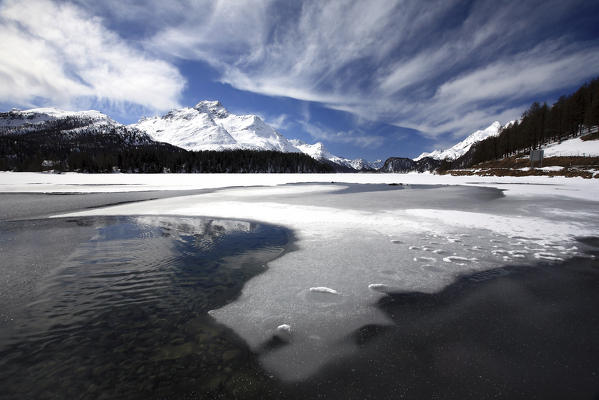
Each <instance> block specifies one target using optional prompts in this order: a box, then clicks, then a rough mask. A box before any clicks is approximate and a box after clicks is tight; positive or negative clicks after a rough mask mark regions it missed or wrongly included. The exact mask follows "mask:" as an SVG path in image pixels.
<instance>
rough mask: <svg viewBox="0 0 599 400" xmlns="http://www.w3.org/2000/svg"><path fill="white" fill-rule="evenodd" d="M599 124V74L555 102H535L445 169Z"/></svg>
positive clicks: (566, 136)
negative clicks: (498, 132)
mask: <svg viewBox="0 0 599 400" xmlns="http://www.w3.org/2000/svg"><path fill="white" fill-rule="evenodd" d="M597 125H599V78H595V79H593V80H592V81H591V82H589V83H586V84H584V85H583V86H581V87H580V88H579V89H578V90H577V91H576V92H574V93H573V94H571V95H569V96H562V97H560V98H559V99H558V101H557V102H555V104H553V105H552V106H548V105H547V104H546V103H544V104H539V103H538V102H535V103H533V104H532V105H531V106H530V107H529V108H528V110H526V111H525V112H524V113H523V114H522V119H521V120H520V121H516V122H515V123H514V124H512V125H510V126H507V127H505V128H503V129H502V131H501V133H500V134H499V135H498V136H494V137H489V138H487V139H485V140H483V141H481V142H479V143H477V144H476V145H474V146H472V148H471V149H470V151H469V152H468V153H466V154H465V155H463V156H462V157H460V158H459V159H457V160H455V161H453V162H445V163H443V165H442V166H441V168H442V169H451V168H463V167H469V166H471V165H475V164H478V163H481V162H484V161H490V160H496V159H499V158H503V157H508V156H512V155H516V154H518V153H522V152H528V151H530V150H533V149H537V148H539V146H541V145H543V144H545V143H549V142H555V141H562V140H566V139H569V138H571V137H574V136H579V135H581V134H582V133H584V132H586V131H589V130H591V129H592V128H593V127H596V126H597Z"/></svg>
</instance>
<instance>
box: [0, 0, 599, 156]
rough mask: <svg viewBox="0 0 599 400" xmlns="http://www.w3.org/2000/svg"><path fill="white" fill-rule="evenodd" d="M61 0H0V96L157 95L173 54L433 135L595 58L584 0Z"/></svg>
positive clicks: (147, 98)
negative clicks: (582, 30) (582, 26)
mask: <svg viewBox="0 0 599 400" xmlns="http://www.w3.org/2000/svg"><path fill="white" fill-rule="evenodd" d="M71 1H73V2H75V3H65V2H60V3H52V2H50V0H32V1H28V2H17V1H16V0H5V1H4V3H1V4H2V6H0V35H1V37H2V41H0V95H2V96H3V97H4V98H5V99H13V100H15V101H16V100H19V101H20V102H26V101H31V100H32V99H35V98H40V97H41V98H47V99H50V100H51V101H53V102H60V101H69V99H72V98H73V97H75V98H84V99H85V98H93V99H96V100H98V99H106V100H108V101H113V102H130V103H134V104H140V105H143V106H146V107H151V108H154V109H164V108H168V107H170V106H172V105H175V104H176V103H177V100H178V99H179V96H180V93H181V91H182V88H183V86H184V83H185V82H184V79H183V78H182V77H181V75H180V73H179V72H178V70H177V69H176V68H175V65H176V63H177V62H178V61H180V60H200V61H202V62H205V63H208V64H210V65H211V66H212V67H214V69H215V70H216V71H217V72H218V73H219V78H218V79H220V81H221V82H223V83H227V84H230V85H231V86H233V87H234V88H237V89H240V90H245V91H251V92H255V93H259V94H264V95H268V96H285V97H290V98H294V99H298V100H304V101H306V102H318V103H321V104H322V105H324V106H325V107H328V108H331V109H335V110H342V111H347V112H349V113H352V114H353V115H355V116H356V117H357V119H356V120H357V121H362V120H368V121H376V122H386V123H389V124H393V125H396V126H398V127H408V128H413V129H416V130H418V131H420V132H421V133H422V134H424V135H425V136H428V137H431V138H434V137H447V136H448V135H454V136H462V135H465V134H468V133H470V132H472V131H474V130H476V129H480V128H483V127H485V126H487V125H488V124H489V123H490V122H492V121H494V120H500V121H502V122H505V121H506V120H510V119H514V118H517V117H519V115H520V114H521V113H522V111H523V109H524V108H525V107H526V106H527V105H528V103H529V102H530V99H531V98H538V96H543V95H544V94H545V93H552V92H555V91H560V90H563V89H565V88H570V87H574V86H576V85H578V84H580V83H581V81H583V80H585V79H589V78H591V77H593V76H594V75H595V74H597V73H598V72H599V71H597V69H596V68H595V67H594V66H595V65H599V38H597V37H596V35H595V36H592V35H589V34H588V29H587V31H586V35H585V34H580V32H579V30H577V29H578V27H577V22H578V21H580V20H584V19H585V18H586V19H587V20H589V18H590V21H591V22H588V21H587V24H590V23H594V20H593V18H592V16H595V17H596V15H597V12H598V11H597V7H596V5H593V4H592V3H593V2H588V1H585V0H570V1H567V2H564V1H561V0H543V1H541V0H530V1H526V2H496V1H494V0H480V1H473V2H464V1H459V0H446V1H433V2H421V1H416V0H395V1H390V0H330V1H324V2H323V1H318V0H302V1H292V2H289V1H281V0H236V1H230V0H180V1H177V2H164V1H160V0H148V1H147V2H145V3H144V4H143V5H140V3H136V2H123V1H122V0H105V1H102V2H98V1H96V0H71ZM73 4H78V5H77V6H76V5H73ZM94 15H101V16H103V18H104V20H100V19H98V18H96V17H94ZM589 16H591V17H589ZM108 27H110V29H109V28H108ZM115 31H118V32H119V35H117V34H115V33H114V32H115ZM132 39H133V40H132ZM138 46H141V47H142V48H143V51H142V50H140V47H138ZM306 104H307V103H306ZM305 114H306V115H305V116H304V120H306V121H310V115H309V114H310V109H309V106H306V109H305ZM271 122H274V123H275V124H277V123H278V121H276V120H275V121H271ZM280 123H281V124H283V123H285V121H284V120H281V121H280ZM362 131H364V132H367V130H362ZM346 133H347V132H346ZM354 133H355V134H351V135H347V134H345V135H336V134H332V133H331V132H328V136H327V137H329V138H332V140H335V138H337V139H336V140H342V139H340V138H341V137H344V138H345V137H352V138H353V137H354V136H358V133H359V132H357V131H355V132H354ZM343 140H348V141H349V140H354V142H356V143H357V139H343ZM354 142H352V143H354ZM348 143H349V142H348ZM375 143H377V142H376V141H370V142H363V143H362V145H370V146H372V145H374V144H375Z"/></svg>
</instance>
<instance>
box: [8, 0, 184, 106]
mask: <svg viewBox="0 0 599 400" xmlns="http://www.w3.org/2000/svg"><path fill="white" fill-rule="evenodd" d="M0 37H1V38H2V40H0V97H1V98H2V99H3V101H5V102H13V103H15V104H21V105H28V104H31V103H33V102H36V103H39V102H40V99H42V101H45V102H48V103H51V104H53V105H59V106H65V107H68V106H74V104H81V103H83V104H85V103H87V104H94V103H95V104H98V103H103V104H112V105H113V106H115V107H121V108H122V107H127V105H128V104H129V105H137V106H141V107H145V108H148V109H151V110H164V109H168V108H170V107H172V106H176V105H177V104H178V100H179V97H180V94H181V92H182V90H183V88H184V85H185V80H184V78H183V77H182V76H181V74H180V73H179V71H178V69H177V68H176V67H174V66H173V65H171V64H169V63H167V62H165V61H161V60H156V59H153V58H151V57H148V56H147V55H146V54H144V51H142V50H141V49H136V48H134V47H132V46H131V45H129V44H128V43H127V42H125V41H124V40H123V39H121V38H120V37H119V36H118V35H117V34H116V33H114V32H112V31H110V30H108V29H107V28H105V27H104V25H103V22H102V20H100V19H99V18H97V17H94V16H93V15H90V14H88V13H87V12H86V11H85V10H83V9H81V8H80V7H77V6H74V5H72V4H69V3H53V2H51V1H47V0H32V1H27V2H22V1H16V0H6V1H4V2H2V3H1V4H0Z"/></svg>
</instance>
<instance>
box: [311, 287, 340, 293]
mask: <svg viewBox="0 0 599 400" xmlns="http://www.w3.org/2000/svg"><path fill="white" fill-rule="evenodd" d="M310 291H311V292H313V293H328V294H339V292H338V291H336V290H335V289H331V288H329V287H326V286H316V287H311V288H310Z"/></svg>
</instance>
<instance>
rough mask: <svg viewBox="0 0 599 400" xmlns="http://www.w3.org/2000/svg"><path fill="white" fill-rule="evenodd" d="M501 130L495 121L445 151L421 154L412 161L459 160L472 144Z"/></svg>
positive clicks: (498, 123)
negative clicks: (430, 159)
mask: <svg viewBox="0 0 599 400" xmlns="http://www.w3.org/2000/svg"><path fill="white" fill-rule="evenodd" d="M501 128H502V125H501V123H500V122H499V121H495V122H493V123H492V124H491V125H489V126H488V127H486V128H485V129H481V130H478V131H476V132H473V133H471V134H470V135H468V137H466V138H465V139H464V140H462V141H461V142H459V143H457V144H456V145H454V146H452V147H450V148H449V149H447V150H435V151H433V152H431V153H422V154H420V155H419V156H418V157H416V158H415V159H414V161H418V160H420V159H422V158H424V157H430V158H433V159H435V160H445V159H450V160H455V159H457V158H460V157H461V156H462V155H464V154H466V153H467V152H468V150H470V147H472V145H473V144H474V143H477V142H480V141H481V140H484V139H486V138H488V137H491V136H497V135H498V134H499V131H500V130H501Z"/></svg>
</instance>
